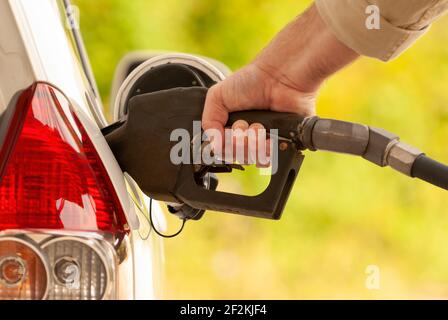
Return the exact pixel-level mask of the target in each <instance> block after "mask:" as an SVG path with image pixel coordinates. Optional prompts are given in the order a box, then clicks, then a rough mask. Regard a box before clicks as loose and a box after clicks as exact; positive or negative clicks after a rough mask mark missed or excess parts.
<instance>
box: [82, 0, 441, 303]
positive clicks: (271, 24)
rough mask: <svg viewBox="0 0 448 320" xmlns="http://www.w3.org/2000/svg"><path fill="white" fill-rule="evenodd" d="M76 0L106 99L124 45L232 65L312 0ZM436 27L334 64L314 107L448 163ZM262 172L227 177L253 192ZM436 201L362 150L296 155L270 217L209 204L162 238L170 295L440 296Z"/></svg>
mask: <svg viewBox="0 0 448 320" xmlns="http://www.w3.org/2000/svg"><path fill="white" fill-rule="evenodd" d="M74 3H75V4H76V5H78V6H79V7H80V9H81V29H82V33H83V36H84V40H85V42H86V46H87V50H88V52H89V55H90V59H91V63H92V65H93V69H94V72H95V75H96V78H97V81H98V85H99V88H100V91H101V93H102V95H103V98H104V100H105V101H106V105H107V101H108V95H109V89H110V85H111V81H112V77H113V72H114V68H115V66H116V64H117V62H118V61H119V59H120V58H121V56H122V55H123V54H125V53H127V52H129V51H132V50H137V49H138V50H140V49H163V50H174V51H185V52H192V53H199V54H203V55H208V56H211V57H213V58H216V59H219V60H222V61H223V62H224V63H226V64H228V65H229V66H230V67H232V68H234V69H235V68H239V67H241V66H243V65H244V64H245V63H247V62H249V61H250V60H251V59H252V58H253V57H254V56H255V55H256V54H257V52H258V51H259V50H261V49H262V47H263V46H264V45H265V44H266V43H267V42H268V41H269V39H270V38H272V37H273V36H274V35H275V33H276V32H277V31H279V30H280V29H281V27H282V26H284V25H285V24H286V23H287V22H288V21H289V20H291V19H292V18H294V16H296V15H297V14H298V13H299V12H301V11H302V10H303V9H304V8H305V7H306V6H307V5H308V4H309V3H310V2H309V1H298V0H294V1H293V0H279V1H268V0H258V1H254V0H252V1H250V0H227V1H222V0H221V1H219V0H184V1H180V0H164V1H156V0H133V1H128V0H95V1H89V0H76V1H74ZM447 28H448V21H447V19H443V20H442V21H439V22H438V23H437V24H435V25H434V26H433V28H432V29H431V31H430V32H429V33H428V34H427V35H426V36H425V37H424V38H423V39H421V40H420V41H419V42H418V43H417V44H416V45H415V46H414V47H413V48H412V49H411V50H409V51H408V52H406V53H405V54H404V55H403V56H402V57H400V58H399V59H397V60H395V61H393V62H390V63H388V64H384V63H381V62H378V61H375V60H371V59H362V60H361V61H359V62H357V63H356V64H354V65H353V66H351V67H350V68H348V69H346V70H344V71H342V72H340V73H339V74H338V75H336V76H335V77H334V78H333V79H331V80H329V81H328V82H327V83H326V84H325V86H324V88H323V90H322V92H321V96H320V99H319V102H318V112H319V114H320V115H322V116H328V117H336V118H340V119H348V120H353V121H360V122H364V123H367V124H372V125H375V126H378V127H384V128H387V129H389V130H390V131H393V132H396V133H399V134H400V135H401V136H402V138H403V140H405V141H408V142H409V143H412V144H415V145H417V146H420V147H421V148H423V149H424V150H425V151H427V153H428V154H429V155H432V156H434V157H437V158H439V159H441V160H444V161H445V162H448V148H447V141H446V137H447V136H448V90H447V83H448V47H447V46H446V43H448V33H447V32H446V30H447ZM259 179H260V177H259V176H258V175H256V174H251V175H250V176H249V177H238V179H233V180H229V178H227V179H225V184H226V186H228V187H229V188H231V189H232V190H234V191H236V190H245V191H246V192H250V191H251V190H254V188H255V187H254V185H257V184H261V183H265V181H260V180H259ZM447 213H448V210H447V196H446V192H443V191H440V190H438V189H436V188H433V187H431V186H428V185H425V184H424V183H421V182H418V181H412V180H409V179H408V178H406V177H403V176H400V175H399V174H397V173H395V172H393V171H391V170H388V169H380V168H376V167H374V166H372V165H370V164H368V163H366V162H365V161H362V160H359V159H354V158H350V157H347V156H342V155H332V154H325V153H323V154H307V159H306V161H305V163H304V166H303V170H302V172H301V173H300V176H299V179H298V182H297V184H296V186H295V189H294V191H293V196H292V197H291V200H290V202H289V204H288V207H287V209H286V212H285V213H284V217H283V219H282V220H281V221H279V222H271V221H259V220H254V219H247V218H241V217H234V216H231V215H223V214H218V213H207V215H206V216H205V217H204V219H203V220H202V221H200V222H192V223H189V224H187V226H186V229H185V232H184V233H183V234H182V235H181V236H180V238H177V239H173V240H168V241H166V249H167V253H166V258H167V297H170V298H424V297H445V298H446V297H447V295H448V287H447V286H446V283H447V282H448V272H447V267H446V266H447V265H448V252H447V251H445V246H446V243H447V242H448V232H447V231H448V214H447ZM170 222H173V224H174V223H175V222H174V220H170ZM371 264H373V265H377V266H379V267H380V270H381V289H380V290H373V291H371V290H367V289H366V287H365V280H366V274H365V269H366V267H367V266H368V265H371Z"/></svg>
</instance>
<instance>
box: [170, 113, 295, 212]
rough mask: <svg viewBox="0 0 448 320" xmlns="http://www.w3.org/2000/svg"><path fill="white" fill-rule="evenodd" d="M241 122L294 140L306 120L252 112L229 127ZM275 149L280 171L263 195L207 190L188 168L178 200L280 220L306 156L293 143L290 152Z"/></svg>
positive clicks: (238, 115) (231, 118)
mask: <svg viewBox="0 0 448 320" xmlns="http://www.w3.org/2000/svg"><path fill="white" fill-rule="evenodd" d="M240 119H241V120H245V121H247V122H248V123H249V124H252V123H261V124H262V125H263V126H264V127H265V128H266V129H267V130H271V129H277V130H278V133H277V134H278V135H279V136H281V137H284V138H288V139H291V138H292V136H291V135H297V131H298V130H297V129H298V127H299V125H300V124H301V123H302V121H303V117H301V116H299V115H297V114H293V113H280V112H274V111H266V110H251V111H240V112H234V113H231V114H230V115H229V120H228V122H227V126H232V125H233V123H235V122H236V121H237V120H240ZM274 146H275V148H277V150H276V152H275V154H276V155H278V157H277V159H275V160H274V161H277V163H276V167H277V168H276V171H275V172H273V173H272V175H271V180H270V183H269V185H268V187H267V188H266V189H265V190H264V191H263V192H262V193H261V194H259V195H257V196H245V195H239V194H233V193H227V192H221V191H213V190H207V189H204V188H202V187H201V186H198V185H197V184H196V183H195V182H194V177H193V172H192V170H191V168H190V167H187V166H184V167H182V169H181V172H180V177H179V179H178V181H181V182H182V183H181V184H178V185H177V188H176V196H177V197H178V198H179V199H180V200H181V201H182V202H184V203H186V204H188V205H189V206H191V207H194V208H200V209H204V210H214V211H223V212H229V213H235V214H240V215H246V216H253V217H258V218H266V219H280V217H281V214H282V212H283V209H284V207H285V205H286V202H287V200H288V197H289V194H290V192H291V189H292V187H293V185H294V181H295V179H296V177H297V174H298V172H299V170H300V167H301V164H302V161H303V159H304V156H303V155H302V153H300V151H299V150H298V148H297V145H295V144H293V143H291V142H289V143H287V147H286V148H284V146H283V148H279V143H275V144H274ZM272 154H273V153H272V152H271V155H272Z"/></svg>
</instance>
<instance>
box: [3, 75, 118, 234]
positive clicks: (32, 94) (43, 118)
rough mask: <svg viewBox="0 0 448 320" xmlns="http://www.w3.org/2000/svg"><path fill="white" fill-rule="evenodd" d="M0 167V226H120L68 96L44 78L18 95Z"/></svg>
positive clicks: (113, 228)
mask: <svg viewBox="0 0 448 320" xmlns="http://www.w3.org/2000/svg"><path fill="white" fill-rule="evenodd" d="M0 170H1V171H0V231H1V230H5V229H30V228H33V229H34V228H36V229H65V230H76V231H81V230H82V231H98V230H100V231H106V232H113V233H119V232H123V231H125V230H124V227H123V226H124V225H125V222H126V220H125V217H124V214H123V211H122V208H121V205H120V203H119V201H118V198H117V196H116V193H115V191H114V188H113V186H112V184H111V181H110V179H109V176H108V174H107V172H106V169H105V168H104V166H103V164H102V162H101V159H100V158H99V156H98V154H97V152H96V150H95V148H94V146H93V144H92V141H91V140H90V139H89V137H88V135H87V133H86V131H85V129H84V128H83V126H82V125H81V123H80V121H79V119H78V118H77V117H76V115H75V114H74V112H73V109H72V107H71V105H70V102H69V101H68V100H67V98H66V97H65V96H64V95H63V94H62V93H61V92H59V91H58V90H57V89H55V88H53V87H51V86H49V85H48V84H45V83H37V84H35V85H33V86H32V87H31V88H29V89H28V90H26V91H25V92H24V93H23V94H22V96H21V97H20V98H19V101H18V105H17V106H16V110H15V113H14V116H13V117H12V120H11V123H10V126H9V129H8V133H7V135H6V138H5V142H4V144H3V147H2V150H1V153H0Z"/></svg>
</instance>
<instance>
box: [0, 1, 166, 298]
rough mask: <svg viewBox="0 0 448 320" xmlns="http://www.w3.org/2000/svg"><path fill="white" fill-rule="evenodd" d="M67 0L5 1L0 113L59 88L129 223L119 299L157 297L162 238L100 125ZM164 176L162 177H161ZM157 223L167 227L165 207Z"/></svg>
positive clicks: (1, 5)
mask: <svg viewBox="0 0 448 320" xmlns="http://www.w3.org/2000/svg"><path fill="white" fill-rule="evenodd" d="M68 5H69V4H68V2H67V1H63V0H38V1H36V0H2V1H0V114H2V113H3V112H4V111H5V110H6V109H7V108H8V106H9V104H10V103H11V101H13V97H14V96H15V95H16V94H17V93H18V92H20V91H21V90H23V89H25V88H27V87H29V86H30V85H32V84H33V83H35V82H46V83H49V84H51V85H52V86H54V87H56V88H59V89H60V91H62V92H63V93H64V94H65V95H66V96H67V97H68V98H69V99H70V101H71V103H72V104H73V106H74V108H75V111H76V114H77V116H78V117H79V119H80V121H81V123H82V125H83V126H84V127H85V130H86V131H87V133H88V135H89V137H90V139H91V140H92V142H93V144H94V146H95V148H96V150H97V152H98V153H99V156H100V158H101V159H102V162H103V164H104V166H105V168H106V170H107V172H108V174H109V176H110V179H111V181H112V184H113V186H114V188H115V190H116V193H117V196H118V198H119V200H120V203H121V205H122V207H123V210H124V212H125V215H126V218H127V221H128V224H129V229H130V232H129V235H128V244H127V247H128V250H127V252H126V255H127V257H126V258H125V259H124V260H123V261H122V262H121V263H120V265H119V267H118V292H117V293H116V295H115V297H116V298H118V299H158V298H161V297H162V291H163V262H164V256H163V242H162V239H161V238H160V237H159V236H157V235H156V234H155V233H154V232H151V226H150V224H149V221H148V206H147V204H148V203H147V201H146V199H145V197H144V196H143V195H142V193H141V192H140V190H139V188H138V187H137V186H136V185H135V183H134V182H133V180H132V179H130V177H128V176H127V175H126V174H124V173H123V172H122V171H121V169H120V167H119V165H118V163H117V161H116V160H115V157H114V156H113V154H112V152H111V151H110V148H109V146H108V145H107V143H106V141H105V139H104V137H103V135H102V134H101V131H100V130H101V128H103V127H105V126H106V125H107V121H106V119H105V117H104V114H103V107H102V104H101V99H100V97H99V95H98V91H97V89H96V85H95V82H94V80H93V77H92V74H91V71H90V67H89V63H88V59H87V56H86V54H85V52H84V48H83V47H82V40H81V39H80V36H79V31H78V30H74V29H73V28H75V29H76V25H73V22H74V21H72V20H71V19H69V18H70V17H69V16H68V15H67V11H66V7H67V6H68ZM157 178H160V177H157ZM152 210H153V213H152V214H153V217H154V220H155V221H154V223H155V224H156V226H157V227H159V228H161V229H162V230H163V227H164V225H165V221H164V220H163V213H162V211H161V207H160V205H159V204H158V203H157V202H155V203H154V204H153V205H152Z"/></svg>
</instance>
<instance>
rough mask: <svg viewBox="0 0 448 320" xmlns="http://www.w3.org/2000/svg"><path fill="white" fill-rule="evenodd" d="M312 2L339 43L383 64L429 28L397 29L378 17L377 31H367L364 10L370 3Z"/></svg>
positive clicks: (349, 0) (350, 0) (346, 0)
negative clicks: (379, 60)
mask: <svg viewBox="0 0 448 320" xmlns="http://www.w3.org/2000/svg"><path fill="white" fill-rule="evenodd" d="M391 1H393V0H391ZM315 3H316V6H317V9H318V11H319V13H320V15H321V17H322V19H323V20H324V21H325V23H326V24H327V25H328V26H329V27H330V28H331V29H332V30H333V32H334V34H335V36H336V38H338V40H339V41H341V42H343V43H344V44H345V45H347V46H348V47H350V48H351V49H353V50H354V51H356V52H357V53H359V54H361V55H364V56H369V57H373V58H377V59H381V60H383V61H389V60H391V59H393V58H395V57H397V56H399V55H400V54H401V53H402V52H403V51H405V50H406V49H407V48H409V47H410V46H411V45H412V44H413V43H414V42H415V41H416V40H417V39H418V38H419V37H420V36H422V35H423V34H424V33H426V31H427V30H428V29H429V26H428V27H426V28H424V29H422V30H417V31H415V30H408V29H405V28H400V27H397V26H394V25H392V24H391V23H390V22H388V21H387V20H386V19H384V17H382V16H381V17H380V27H379V29H369V28H367V25H366V21H367V19H368V17H369V14H368V13H366V9H367V7H368V6H369V5H370V4H369V3H368V2H366V1H365V0H315ZM380 10H381V8H380Z"/></svg>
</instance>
